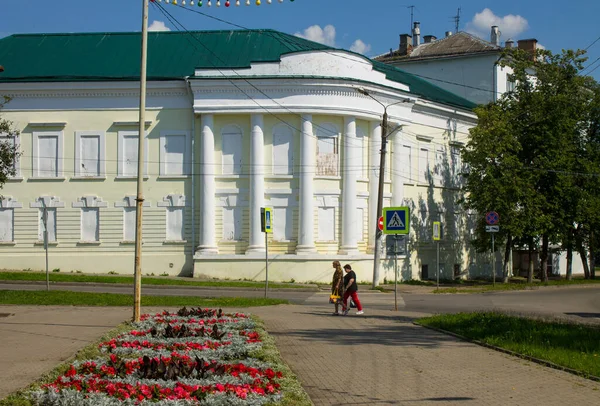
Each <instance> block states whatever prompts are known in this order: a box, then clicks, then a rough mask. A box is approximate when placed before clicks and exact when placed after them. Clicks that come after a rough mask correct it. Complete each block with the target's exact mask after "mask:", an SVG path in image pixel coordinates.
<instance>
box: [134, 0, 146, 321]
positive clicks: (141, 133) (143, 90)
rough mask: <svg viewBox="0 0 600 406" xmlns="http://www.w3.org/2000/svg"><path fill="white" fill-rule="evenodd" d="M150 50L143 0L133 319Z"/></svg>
mask: <svg viewBox="0 0 600 406" xmlns="http://www.w3.org/2000/svg"><path fill="white" fill-rule="evenodd" d="M147 52H148V0H142V52H141V54H142V55H141V62H140V110H139V120H140V122H139V134H138V172H137V196H136V199H135V202H136V211H135V260H134V280H135V282H134V283H135V286H134V288H133V321H140V303H141V301H142V286H141V285H142V208H143V205H144V193H143V190H142V189H143V185H144V138H145V134H146V131H145V130H146V60H147Z"/></svg>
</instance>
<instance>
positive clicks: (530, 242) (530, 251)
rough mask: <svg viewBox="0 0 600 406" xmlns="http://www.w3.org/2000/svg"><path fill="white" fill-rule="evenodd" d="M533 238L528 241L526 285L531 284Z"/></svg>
mask: <svg viewBox="0 0 600 406" xmlns="http://www.w3.org/2000/svg"><path fill="white" fill-rule="evenodd" d="M533 270H534V266H533V237H531V238H530V239H529V267H528V269H527V283H532V282H533Z"/></svg>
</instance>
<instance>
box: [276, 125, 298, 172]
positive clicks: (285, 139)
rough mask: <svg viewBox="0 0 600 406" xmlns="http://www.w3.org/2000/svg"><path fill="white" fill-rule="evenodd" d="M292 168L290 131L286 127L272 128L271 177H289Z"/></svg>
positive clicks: (292, 150)
mask: <svg viewBox="0 0 600 406" xmlns="http://www.w3.org/2000/svg"><path fill="white" fill-rule="evenodd" d="M293 167H294V146H293V133H292V129H291V128H290V127H289V126H287V125H283V124H281V125H277V126H275V128H273V175H291V174H292V168H293Z"/></svg>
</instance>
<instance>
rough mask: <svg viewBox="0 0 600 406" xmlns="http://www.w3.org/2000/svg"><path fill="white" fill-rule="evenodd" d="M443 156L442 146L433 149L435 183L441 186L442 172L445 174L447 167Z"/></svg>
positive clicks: (444, 153) (444, 154)
mask: <svg viewBox="0 0 600 406" xmlns="http://www.w3.org/2000/svg"><path fill="white" fill-rule="evenodd" d="M445 158H446V150H445V149H444V148H442V147H439V148H438V149H436V151H435V165H434V168H433V169H434V172H435V179H434V181H435V184H436V185H440V186H442V185H443V184H444V174H447V173H448V172H447V168H445V162H444V161H445Z"/></svg>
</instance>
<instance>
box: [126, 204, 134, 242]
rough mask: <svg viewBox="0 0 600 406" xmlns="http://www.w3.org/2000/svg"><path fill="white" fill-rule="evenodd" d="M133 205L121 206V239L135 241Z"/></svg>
mask: <svg viewBox="0 0 600 406" xmlns="http://www.w3.org/2000/svg"><path fill="white" fill-rule="evenodd" d="M135 210H136V208H135V207H124V208H123V241H135V215H136V214H135Z"/></svg>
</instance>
